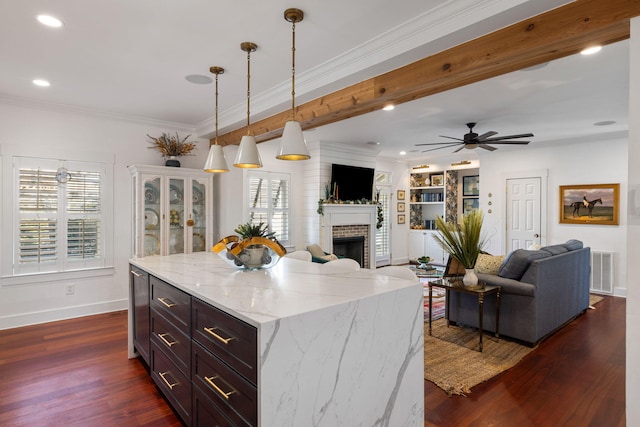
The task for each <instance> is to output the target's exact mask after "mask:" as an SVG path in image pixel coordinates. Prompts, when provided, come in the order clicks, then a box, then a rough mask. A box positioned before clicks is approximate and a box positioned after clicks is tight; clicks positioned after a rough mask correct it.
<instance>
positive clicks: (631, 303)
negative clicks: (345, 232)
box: [622, 17, 640, 426]
mask: <svg viewBox="0 0 640 427" xmlns="http://www.w3.org/2000/svg"><path fill="white" fill-rule="evenodd" d="M629 51H630V67H631V69H630V71H629V76H631V78H630V87H629V147H628V151H627V153H625V155H626V156H627V157H626V158H627V162H628V191H625V192H624V193H622V194H623V195H625V196H626V197H625V198H627V197H628V200H629V209H628V210H627V211H625V213H626V216H627V222H628V224H627V227H628V232H627V248H626V249H627V258H628V259H629V260H630V262H629V263H628V266H627V279H628V280H627V283H628V288H627V322H626V324H627V360H626V364H627V366H626V387H627V390H626V391H627V393H626V394H627V396H626V399H627V425H628V426H636V425H640V405H638V404H637V403H636V402H638V396H640V364H639V363H638V362H640V283H639V282H638V279H637V278H638V277H640V264H639V263H638V260H640V243H638V242H640V168H638V159H640V78H638V76H639V75H640V17H638V18H634V19H632V20H631V40H630V48H629ZM623 215H624V213H623Z"/></svg>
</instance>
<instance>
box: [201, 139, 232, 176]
mask: <svg viewBox="0 0 640 427" xmlns="http://www.w3.org/2000/svg"><path fill="white" fill-rule="evenodd" d="M204 171H205V172H211V173H217V172H229V167H228V166H227V159H226V158H225V157H224V151H222V146H221V145H218V144H213V145H211V146H210V147H209V155H208V156H207V161H206V162H205V164H204Z"/></svg>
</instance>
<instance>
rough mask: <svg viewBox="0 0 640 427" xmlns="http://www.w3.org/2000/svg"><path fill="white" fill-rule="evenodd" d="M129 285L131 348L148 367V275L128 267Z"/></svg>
mask: <svg viewBox="0 0 640 427" xmlns="http://www.w3.org/2000/svg"><path fill="white" fill-rule="evenodd" d="M129 284H130V286H129V288H130V292H131V295H130V298H131V301H132V302H133V304H132V306H133V312H132V317H133V324H132V327H133V346H134V348H135V350H136V351H137V352H138V353H139V354H140V357H142V359H143V360H144V361H145V362H146V363H147V365H149V364H150V362H149V345H150V344H149V338H150V333H149V326H150V323H149V274H148V273H147V272H146V271H144V270H141V269H139V268H137V267H135V266H133V265H130V266H129Z"/></svg>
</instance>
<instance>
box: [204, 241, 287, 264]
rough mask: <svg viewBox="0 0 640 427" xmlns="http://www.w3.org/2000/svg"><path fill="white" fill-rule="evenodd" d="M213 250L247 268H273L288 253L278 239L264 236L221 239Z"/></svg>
mask: <svg viewBox="0 0 640 427" xmlns="http://www.w3.org/2000/svg"><path fill="white" fill-rule="evenodd" d="M213 251H214V252H215V253H217V254H218V255H220V257H221V258H222V259H223V260H225V261H226V262H227V263H228V264H229V265H232V266H234V267H236V268H241V269H245V270H258V269H263V268H271V267H273V266H274V265H276V264H277V263H278V261H279V260H280V258H281V257H282V256H284V254H286V253H287V250H286V249H285V248H284V247H283V246H282V245H281V244H280V243H279V242H278V241H276V240H271V239H267V238H264V237H250V238H247V239H243V240H240V238H238V236H228V237H225V238H223V239H221V240H220V241H219V242H218V243H216V244H215V246H214V247H213Z"/></svg>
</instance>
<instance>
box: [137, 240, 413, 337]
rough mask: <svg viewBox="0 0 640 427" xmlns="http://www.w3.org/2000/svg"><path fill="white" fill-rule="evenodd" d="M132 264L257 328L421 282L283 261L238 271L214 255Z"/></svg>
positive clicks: (143, 260) (152, 259)
mask: <svg viewBox="0 0 640 427" xmlns="http://www.w3.org/2000/svg"><path fill="white" fill-rule="evenodd" d="M130 262H131V264H133V265H136V266H138V267H140V268H142V269H143V270H145V271H147V272H149V273H150V274H152V275H154V276H156V277H157V278H159V279H162V280H164V281H166V282H168V283H170V284H172V285H174V286H175V287H177V288H179V289H182V290H184V291H185V292H187V293H189V294H191V295H192V296H195V297H197V298H199V299H201V300H203V301H205V302H207V303H209V304H211V305H213V306H215V307H218V308H220V309H221V310H223V311H225V312H227V313H229V314H231V315H233V316H236V317H238V318H239V319H242V320H244V321H245V322H247V323H249V324H251V325H254V326H256V327H259V326H261V325H263V324H266V323H270V322H273V321H276V320H280V319H282V318H286V317H291V316H296V315H299V314H302V313H307V312H311V311H314V310H322V309H325V308H329V307H332V306H337V305H340V304H344V303H349V302H352V301H356V300H359V299H364V298H367V297H371V296H375V295H380V294H384V293H387V292H393V291H396V290H399V289H404V288H408V287H411V286H422V284H421V283H420V282H413V281H410V280H406V279H399V278H395V277H388V276H383V275H381V274H375V273H374V272H373V271H371V270H367V269H361V270H360V271H357V272H353V271H352V272H344V271H342V272H340V271H339V269H338V268H335V267H332V266H331V263H326V264H318V263H313V262H308V261H301V260H297V259H291V258H286V257H284V258H282V259H281V260H280V261H279V262H278V264H276V265H275V266H274V267H273V268H271V269H268V270H256V271H243V270H238V269H235V268H233V267H232V266H230V265H229V264H227V263H226V262H225V261H224V260H222V259H221V258H220V256H219V255H217V254H215V253H213V252H198V253H194V254H176V255H168V256H149V257H144V258H133V259H131V260H130Z"/></svg>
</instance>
